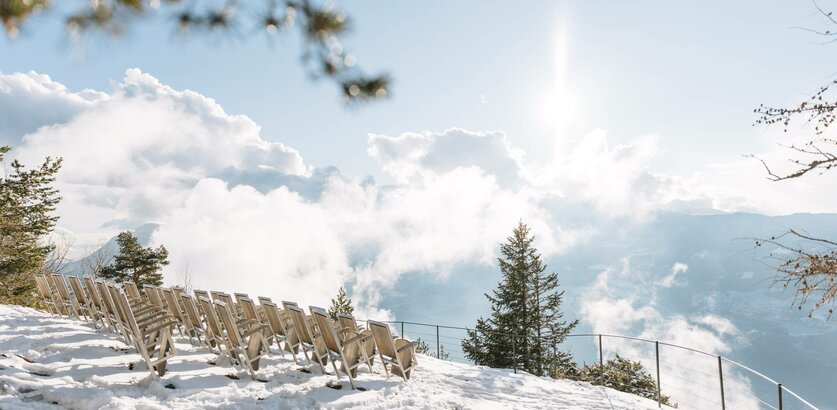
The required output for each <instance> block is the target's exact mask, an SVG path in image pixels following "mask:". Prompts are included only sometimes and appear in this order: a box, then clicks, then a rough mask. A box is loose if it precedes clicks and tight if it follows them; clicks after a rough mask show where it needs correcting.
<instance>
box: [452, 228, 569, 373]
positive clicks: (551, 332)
mask: <svg viewBox="0 0 837 410" xmlns="http://www.w3.org/2000/svg"><path fill="white" fill-rule="evenodd" d="M534 239H535V238H534V236H532V235H530V231H529V227H528V226H526V224H524V223H523V222H520V223H519V224H518V225H517V227H516V228H515V229H514V231H513V232H512V235H511V236H510V237H508V238H507V239H506V242H505V243H504V244H502V245H500V253H501V254H502V257H500V258H498V264H499V266H500V273H501V275H502V280H501V282H500V283H499V284H498V286H497V289H495V290H494V291H493V292H492V294H490V295H489V294H486V295H485V296H486V298H488V301H489V302H491V316H490V317H489V318H488V319H484V318H480V319H479V320H477V324H476V327H475V329H474V330H473V331H468V336H467V338H466V339H465V340H464V341H463V342H462V350H463V351H464V352H465V356H466V357H467V358H469V359H471V360H473V361H474V362H475V363H477V364H480V365H486V366H491V367H502V368H511V367H515V368H522V369H524V370H526V371H528V372H531V373H533V374H536V375H539V376H541V375H544V374H556V373H561V371H560V368H561V367H563V366H572V365H573V364H572V363H573V362H572V356H571V355H570V353H568V352H562V351H560V350H559V349H558V346H559V344H560V343H561V342H563V341H564V338H565V337H566V335H567V334H568V333H569V332H570V331H571V330H572V329H573V328H574V327H575V326H576V325H577V324H578V321H572V322H570V323H567V322H566V321H565V320H563V313H562V312H561V301H562V296H563V292H558V291H557V288H558V276H557V275H556V274H555V273H546V265H544V263H543V261H542V260H541V256H540V254H539V253H538V251H537V249H535V248H534V246H533V245H532V244H533V241H534Z"/></svg>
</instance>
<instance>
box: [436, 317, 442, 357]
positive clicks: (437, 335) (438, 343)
mask: <svg viewBox="0 0 837 410" xmlns="http://www.w3.org/2000/svg"><path fill="white" fill-rule="evenodd" d="M436 358H437V359H439V360H441V359H442V348H441V343H440V342H439V325H436Z"/></svg>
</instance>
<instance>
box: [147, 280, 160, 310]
mask: <svg viewBox="0 0 837 410" xmlns="http://www.w3.org/2000/svg"><path fill="white" fill-rule="evenodd" d="M142 289H143V290H144V291H145V296H146V297H147V298H148V301H149V302H151V304H152V305H154V306H157V307H163V299H161V298H160V292H159V291H158V290H157V287H156V286H154V285H145V286H143V287H142Z"/></svg>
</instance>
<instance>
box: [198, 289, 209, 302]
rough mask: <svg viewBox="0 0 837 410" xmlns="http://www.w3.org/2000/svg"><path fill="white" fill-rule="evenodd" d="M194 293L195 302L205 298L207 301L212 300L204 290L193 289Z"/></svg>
mask: <svg viewBox="0 0 837 410" xmlns="http://www.w3.org/2000/svg"><path fill="white" fill-rule="evenodd" d="M194 293H195V300H200V298H207V299H209V300H212V298H211V297H210V296H209V292H207V291H205V290H198V289H195V290H194Z"/></svg>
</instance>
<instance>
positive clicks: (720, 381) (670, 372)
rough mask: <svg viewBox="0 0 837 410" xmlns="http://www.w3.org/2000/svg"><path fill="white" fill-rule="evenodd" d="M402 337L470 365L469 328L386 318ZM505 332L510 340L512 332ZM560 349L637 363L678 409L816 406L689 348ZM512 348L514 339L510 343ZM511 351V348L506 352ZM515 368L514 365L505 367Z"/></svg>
mask: <svg viewBox="0 0 837 410" xmlns="http://www.w3.org/2000/svg"><path fill="white" fill-rule="evenodd" d="M386 323H389V324H390V325H391V326H392V327H393V328H394V330H395V331H396V332H397V333H399V334H400V335H401V336H402V337H406V338H409V339H412V340H415V339H421V340H422V341H424V342H425V343H426V344H427V345H428V348H429V351H430V353H433V351H434V347H435V354H436V357H443V353H444V354H446V355H447V358H446V360H450V361H453V362H460V363H471V364H473V362H472V361H471V360H469V359H468V358H467V357H466V356H465V353H464V352H463V351H462V341H463V340H465V339H466V338H467V337H468V336H467V332H468V331H473V329H470V328H465V327H456V326H444V325H437V324H429V323H418V322H407V321H389V322H386ZM507 336H511V337H512V340H514V338H515V337H519V335H518V336H515V335H507ZM562 347H563V348H564V349H566V350H568V351H570V352H571V353H572V354H573V357H574V358H575V359H576V362H577V363H578V364H581V365H584V364H591V363H593V364H595V363H598V364H600V365H601V364H604V363H605V361H607V360H608V359H610V358H613V357H615V356H616V355H619V356H620V357H623V358H625V359H629V360H632V361H638V362H640V363H642V366H643V367H644V368H645V369H646V370H647V371H648V372H649V374H651V375H652V376H653V377H654V378H655V379H656V380H655V381H656V387H657V392H656V399H657V402H658V405H659V406H660V407H662V403H661V401H662V400H661V398H662V396H663V395H667V396H670V398H671V401H672V402H675V403H677V405H678V408H681V409H722V410H726V409H727V408H730V409H774V410H791V409H814V410H816V409H817V407H816V406H814V405H812V404H811V403H809V402H808V401H806V400H805V399H803V398H802V397H800V396H799V395H798V394H796V393H794V392H793V391H791V390H790V389H788V388H787V387H785V386H784V385H782V383H779V382H777V381H775V380H773V379H771V378H770V377H767V376H765V375H764V374H762V373H760V372H758V371H756V370H753V369H751V368H750V367H747V366H745V365H743V364H741V363H739V362H736V361H734V360H730V359H728V358H726V357H722V356H719V355H716V354H712V353H708V352H704V351H701V350H697V349H693V348H690V347H685V346H680V345H676V344H672V343H666V342H661V341H657V340H649V339H642V338H636V337H630V336H621V335H610V334H598V333H596V334H593V333H583V334H572V335H568V336H567V338H566V340H565V341H564V343H562ZM512 348H513V349H514V343H512ZM510 353H512V354H514V353H516V352H510ZM510 370H514V372H515V373H516V372H517V369H516V368H515V369H510Z"/></svg>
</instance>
